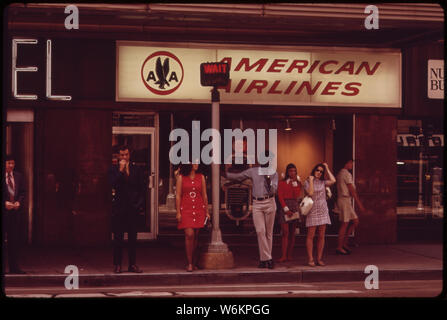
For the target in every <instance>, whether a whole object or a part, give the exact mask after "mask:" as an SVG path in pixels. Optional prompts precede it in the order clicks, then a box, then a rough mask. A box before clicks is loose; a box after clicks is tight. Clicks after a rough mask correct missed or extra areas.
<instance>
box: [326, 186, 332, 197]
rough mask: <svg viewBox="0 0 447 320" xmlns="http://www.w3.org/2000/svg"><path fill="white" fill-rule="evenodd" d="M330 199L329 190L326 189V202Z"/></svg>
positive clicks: (330, 192)
mask: <svg viewBox="0 0 447 320" xmlns="http://www.w3.org/2000/svg"><path fill="white" fill-rule="evenodd" d="M330 198H332V191H331V188H329V187H326V200H329V199H330Z"/></svg>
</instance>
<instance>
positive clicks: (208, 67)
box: [200, 62, 234, 269]
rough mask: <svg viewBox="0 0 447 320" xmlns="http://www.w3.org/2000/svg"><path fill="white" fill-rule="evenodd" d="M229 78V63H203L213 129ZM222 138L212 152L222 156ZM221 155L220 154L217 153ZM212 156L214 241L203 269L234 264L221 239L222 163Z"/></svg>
mask: <svg viewBox="0 0 447 320" xmlns="http://www.w3.org/2000/svg"><path fill="white" fill-rule="evenodd" d="M228 80H229V65H228V64H227V63H220V62H213V63H202V64H201V65H200V83H201V84H202V86H212V87H213V89H212V90H211V125H212V129H215V130H217V132H219V130H220V93H219V91H218V89H217V88H218V87H219V86H226V85H227V84H228ZM219 142H220V139H214V138H213V141H212V147H213V152H218V153H219V156H220V151H221V146H220V143H219ZM218 158H220V157H218ZM215 160H216V158H214V157H213V162H212V164H211V183H212V184H211V193H212V224H213V227H212V231H211V242H210V244H209V245H208V248H207V251H206V252H205V253H204V254H203V255H202V256H201V259H200V265H201V267H203V268H204V269H228V268H233V267H234V258H233V253H232V252H231V251H230V250H229V249H228V246H227V245H226V244H225V243H224V242H223V241H222V232H221V230H220V226H219V214H220V163H216V161H215Z"/></svg>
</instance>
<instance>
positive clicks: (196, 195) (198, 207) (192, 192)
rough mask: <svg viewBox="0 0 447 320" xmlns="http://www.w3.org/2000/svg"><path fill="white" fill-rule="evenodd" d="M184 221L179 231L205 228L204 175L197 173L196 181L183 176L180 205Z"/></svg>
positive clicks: (179, 226) (180, 224)
mask: <svg viewBox="0 0 447 320" xmlns="http://www.w3.org/2000/svg"><path fill="white" fill-rule="evenodd" d="M180 214H181V215H182V221H181V222H180V223H179V224H178V226H177V228H178V229H186V228H203V226H204V223H205V216H206V214H205V203H204V201H203V198H202V175H201V174H200V173H196V175H195V177H194V179H191V178H190V177H189V176H182V200H181V203H180Z"/></svg>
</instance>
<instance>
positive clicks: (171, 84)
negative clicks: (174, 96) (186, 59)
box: [141, 51, 183, 95]
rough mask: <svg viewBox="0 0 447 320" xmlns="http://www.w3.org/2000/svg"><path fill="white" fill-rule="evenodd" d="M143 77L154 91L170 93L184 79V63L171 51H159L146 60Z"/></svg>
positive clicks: (146, 84)
mask: <svg viewBox="0 0 447 320" xmlns="http://www.w3.org/2000/svg"><path fill="white" fill-rule="evenodd" d="M141 78H142V80H143V83H144V85H145V86H146V88H147V89H149V91H151V92H152V93H154V94H157V95H168V94H171V93H173V92H174V91H175V90H177V89H178V88H179V87H180V85H181V83H182V81H183V65H182V63H181V62H180V60H179V59H178V58H177V57H176V56H175V55H174V54H172V53H171V52H168V51H157V52H155V53H153V54H151V55H150V56H148V57H147V58H146V60H145V61H144V63H143V65H142V67H141Z"/></svg>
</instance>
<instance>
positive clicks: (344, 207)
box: [336, 159, 365, 255]
mask: <svg viewBox="0 0 447 320" xmlns="http://www.w3.org/2000/svg"><path fill="white" fill-rule="evenodd" d="M352 168H353V160H352V159H350V160H348V161H347V162H346V163H345V166H344V167H343V169H341V170H340V172H339V173H338V175H337V178H336V179H337V207H338V209H339V211H340V214H339V220H340V229H339V231H338V246H337V249H336V253H337V254H342V255H347V254H350V253H351V250H349V248H348V237H347V236H348V235H350V234H352V233H353V232H354V230H355V228H357V226H358V224H359V218H358V217H357V214H356V213H355V210H354V208H353V207H352V198H354V200H355V202H356V203H357V205H358V207H359V209H360V212H364V211H365V208H364V207H363V204H362V202H361V201H360V199H359V197H358V195H357V192H356V190H355V185H354V181H353V178H352V174H351V173H350V172H349V171H350V170H352ZM351 221H352V223H351V225H350V226H349V228H348V225H349V223H350V222H351Z"/></svg>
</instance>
